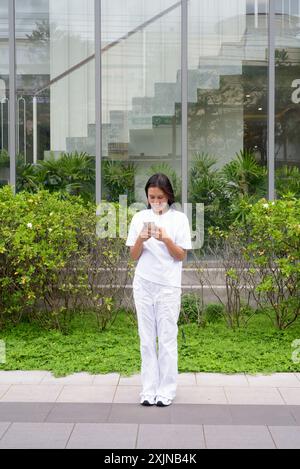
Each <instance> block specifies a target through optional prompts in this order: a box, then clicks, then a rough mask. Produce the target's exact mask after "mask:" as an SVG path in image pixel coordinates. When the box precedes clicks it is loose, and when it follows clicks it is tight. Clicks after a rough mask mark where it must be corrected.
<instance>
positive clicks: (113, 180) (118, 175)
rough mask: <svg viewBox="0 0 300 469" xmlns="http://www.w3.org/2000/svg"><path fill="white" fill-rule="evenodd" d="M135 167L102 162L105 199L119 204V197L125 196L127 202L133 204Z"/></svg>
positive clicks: (124, 163)
mask: <svg viewBox="0 0 300 469" xmlns="http://www.w3.org/2000/svg"><path fill="white" fill-rule="evenodd" d="M135 173H136V165H135V164H134V163H131V162H130V163H127V162H124V161H103V163H102V174H103V182H104V194H105V198H106V199H107V200H109V201H111V202H119V196H120V195H127V202H128V203H129V204H132V203H133V202H134V200H135V199H134V176H135Z"/></svg>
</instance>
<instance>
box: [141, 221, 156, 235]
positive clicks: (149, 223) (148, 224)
mask: <svg viewBox="0 0 300 469" xmlns="http://www.w3.org/2000/svg"><path fill="white" fill-rule="evenodd" d="M143 229H144V230H150V232H151V233H153V232H154V230H155V223H154V222H152V221H147V222H146V221H144V226H143Z"/></svg>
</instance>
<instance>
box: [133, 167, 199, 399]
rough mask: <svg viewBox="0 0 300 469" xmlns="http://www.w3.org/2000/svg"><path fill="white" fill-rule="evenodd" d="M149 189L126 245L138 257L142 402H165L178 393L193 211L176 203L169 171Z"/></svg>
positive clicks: (135, 283) (155, 178)
mask: <svg viewBox="0 0 300 469" xmlns="http://www.w3.org/2000/svg"><path fill="white" fill-rule="evenodd" d="M145 192H146V196H147V200H148V208H147V209H145V210H141V211H140V212H138V213H136V214H135V215H134V216H133V218H132V221H131V224H130V228H129V233H128V238H127V241H126V246H130V254H131V257H132V259H134V260H138V263H137V266H136V269H135V274H134V279H133V284H132V286H133V297H134V302H135V307H136V311H137V318H138V330H139V336H140V346H141V359H142V369H141V377H142V387H143V389H142V392H141V394H140V396H141V401H140V402H141V404H142V405H145V406H150V405H154V404H156V405H157V406H159V407H164V406H168V405H170V404H171V403H172V400H173V399H174V397H175V395H176V387H177V374H178V369H177V368H178V367H177V333H178V327H177V321H178V317H179V313H180V306H181V273H182V261H183V260H184V258H185V256H186V250H187V249H191V248H192V245H191V232H190V227H189V221H188V218H187V216H186V215H185V214H184V213H182V212H180V211H178V210H176V209H175V199H174V192H173V188H172V185H171V183H170V180H169V179H168V177H167V176H166V175H164V174H160V173H159V174H155V175H154V176H152V177H151V178H150V179H149V181H148V182H147V184H146V187H145ZM157 337H158V354H157V344H156V338H157Z"/></svg>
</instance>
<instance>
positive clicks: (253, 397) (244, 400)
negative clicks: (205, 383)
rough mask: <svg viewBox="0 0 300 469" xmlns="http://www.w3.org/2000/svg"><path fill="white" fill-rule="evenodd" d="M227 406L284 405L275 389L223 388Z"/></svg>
mask: <svg viewBox="0 0 300 469" xmlns="http://www.w3.org/2000/svg"><path fill="white" fill-rule="evenodd" d="M224 389H225V393H226V396H227V399H228V403H229V404H243V405H251V404H253V405H283V404H285V402H284V400H283V399H282V397H281V395H280V393H279V391H278V390H277V389H276V388H263V387H258V388H255V387H251V386H249V387H248V388H246V387H233V386H232V387H227V386H226V387H225V388H224Z"/></svg>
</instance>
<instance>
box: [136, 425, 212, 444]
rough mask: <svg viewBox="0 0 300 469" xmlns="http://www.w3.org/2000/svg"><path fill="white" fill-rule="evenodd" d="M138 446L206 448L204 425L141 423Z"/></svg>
mask: <svg viewBox="0 0 300 469" xmlns="http://www.w3.org/2000/svg"><path fill="white" fill-rule="evenodd" d="M137 448H148V449H156V448H157V449H191V448H194V449H204V448H205V443H204V435H203V427H202V425H180V426H179V425H162V424H160V425H151V424H147V425H140V429H139V433H138V440H137Z"/></svg>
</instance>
